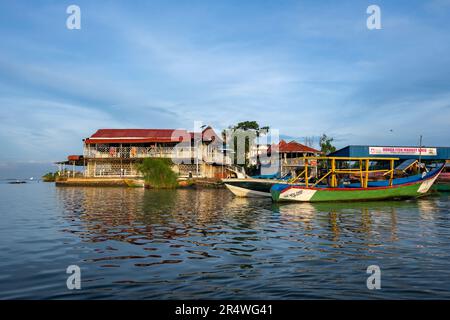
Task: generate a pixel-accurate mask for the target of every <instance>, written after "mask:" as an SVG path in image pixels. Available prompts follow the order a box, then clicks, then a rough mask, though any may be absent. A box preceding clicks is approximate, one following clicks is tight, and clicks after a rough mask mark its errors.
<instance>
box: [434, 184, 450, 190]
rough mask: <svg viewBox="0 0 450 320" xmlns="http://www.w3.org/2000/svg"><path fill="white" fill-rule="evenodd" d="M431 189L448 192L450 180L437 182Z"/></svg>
mask: <svg viewBox="0 0 450 320" xmlns="http://www.w3.org/2000/svg"><path fill="white" fill-rule="evenodd" d="M433 190H434V191H439V192H450V182H447V183H442V182H437V183H436V184H434V185H433Z"/></svg>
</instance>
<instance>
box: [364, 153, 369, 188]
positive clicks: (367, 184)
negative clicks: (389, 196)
mask: <svg viewBox="0 0 450 320" xmlns="http://www.w3.org/2000/svg"><path fill="white" fill-rule="evenodd" d="M368 186H369V159H366V177H365V179H364V188H367V187H368Z"/></svg>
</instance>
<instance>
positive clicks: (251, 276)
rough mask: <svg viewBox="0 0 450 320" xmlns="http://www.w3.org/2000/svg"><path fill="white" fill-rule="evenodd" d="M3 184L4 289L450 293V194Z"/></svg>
mask: <svg viewBox="0 0 450 320" xmlns="http://www.w3.org/2000/svg"><path fill="white" fill-rule="evenodd" d="M1 189H2V190H0V191H1V192H2V193H1V194H2V204H1V205H0V209H1V212H2V214H3V215H4V217H3V222H2V225H0V232H1V233H0V234H1V236H0V237H1V240H2V241H1V245H0V249H1V251H0V252H1V253H0V255H1V262H0V271H1V276H0V283H2V289H3V290H2V292H1V293H0V298H132V299H142V298H148V299H170V298H172V299H184V298H189V299H201V298H223V299H244V298H247V299H270V298H273V299H298V298H318V297H319V298H320V297H321V298H433V297H441V298H449V297H450V294H449V292H448V289H449V288H450V280H449V279H450V278H449V275H450V274H449V273H450V272H449V271H448V270H450V268H449V267H450V265H449V261H450V260H449V259H448V258H449V257H448V253H447V252H448V250H447V248H448V245H449V244H450V221H449V213H450V201H449V195H448V194H442V195H437V196H432V197H427V198H424V199H420V200H417V201H416V200H409V201H390V202H360V203H335V204H329V203H317V204H316V203H313V204H310V203H292V204H282V205H279V204H274V203H272V202H271V201H270V199H245V198H235V197H233V196H232V195H231V194H230V193H229V192H228V191H227V190H222V189H220V190H216V189H214V190H202V191H196V190H162V191H159V190H143V189H133V188H128V189H125V188H54V187H53V186H52V185H45V184H40V185H29V186H24V187H23V188H21V189H18V188H12V187H11V186H1ZM19 199H21V200H22V201H18V200H19ZM70 264H77V265H79V266H80V267H81V270H82V290H80V291H77V292H72V291H68V290H67V289H66V288H65V280H66V274H65V268H66V267H67V266H68V265H70ZM371 264H377V265H379V266H380V267H381V270H382V290H380V291H376V292H374V291H370V290H368V289H367V288H366V285H365V281H366V277H367V275H366V272H365V271H366V268H367V266H369V265H371Z"/></svg>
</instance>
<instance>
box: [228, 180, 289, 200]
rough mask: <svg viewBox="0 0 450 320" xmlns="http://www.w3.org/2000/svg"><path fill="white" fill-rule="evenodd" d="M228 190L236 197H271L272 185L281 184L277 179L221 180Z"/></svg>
mask: <svg viewBox="0 0 450 320" xmlns="http://www.w3.org/2000/svg"><path fill="white" fill-rule="evenodd" d="M222 182H223V183H224V184H225V186H226V187H227V189H228V190H230V191H231V192H232V193H233V194H234V195H235V196H237V197H271V194H270V188H272V186H273V185H274V184H277V183H280V182H283V180H277V179H255V178H245V179H233V178H231V179H223V180H222Z"/></svg>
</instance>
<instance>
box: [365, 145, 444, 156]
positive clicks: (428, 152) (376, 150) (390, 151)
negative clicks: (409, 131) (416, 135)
mask: <svg viewBox="0 0 450 320" xmlns="http://www.w3.org/2000/svg"><path fill="white" fill-rule="evenodd" d="M369 154H375V155H407V156H419V155H422V156H436V155H437V149H436V148H414V147H369Z"/></svg>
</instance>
